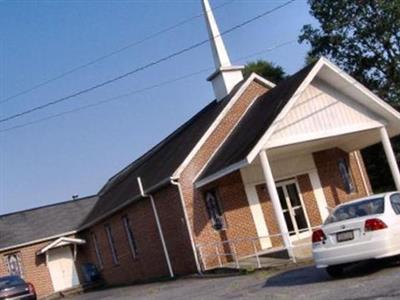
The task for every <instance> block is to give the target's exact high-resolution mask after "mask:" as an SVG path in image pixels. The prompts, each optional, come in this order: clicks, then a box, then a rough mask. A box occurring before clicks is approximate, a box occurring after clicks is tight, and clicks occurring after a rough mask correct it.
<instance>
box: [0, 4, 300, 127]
mask: <svg viewBox="0 0 400 300" xmlns="http://www.w3.org/2000/svg"><path fill="white" fill-rule="evenodd" d="M294 1H295V0H289V1H287V2H285V3H284V4H281V5H279V6H276V7H274V8H273V9H270V10H267V11H265V12H263V13H261V14H259V15H256V16H255V17H252V18H250V19H248V20H246V21H244V22H242V23H240V24H238V25H235V26H233V27H231V28H229V29H228V30H225V31H224V32H222V33H221V34H220V35H219V36H223V35H226V34H228V33H230V32H233V31H235V30H237V29H239V28H241V27H243V26H246V25H248V24H250V23H252V22H254V21H256V20H258V19H260V18H262V17H265V16H266V15H268V14H271V13H273V12H275V11H277V10H279V9H281V8H283V7H285V6H287V5H289V4H291V3H292V2H294ZM219 36H216V37H213V38H209V39H205V40H203V41H201V42H198V43H195V44H193V45H191V46H189V47H186V48H183V49H181V50H179V51H177V52H174V53H172V54H169V55H167V56H164V57H163V58H160V59H158V60H156V61H153V62H150V63H148V64H146V65H143V66H141V67H138V68H136V69H134V70H131V71H129V72H127V73H124V74H122V75H119V76H117V77H114V78H112V79H109V80H106V81H103V82H101V83H99V84H96V85H94V86H91V87H89V88H86V89H83V90H80V91H78V92H75V93H73V94H70V95H68V96H65V97H62V98H59V99H56V100H53V101H51V102H48V103H45V104H42V105H39V106H36V107H33V108H30V109H28V110H25V111H23V112H20V113H16V114H14V115H11V116H8V117H5V118H3V119H0V123H4V122H6V121H10V120H13V119H16V118H19V117H22V116H24V115H27V114H30V113H32V112H35V111H38V110H42V109H44V108H47V107H49V106H53V105H55V104H58V103H61V102H64V101H67V100H69V99H71V98H75V97H77V96H80V95H83V94H86V93H88V92H91V91H93V90H96V89H98V88H101V87H103V86H106V85H109V84H111V83H113V82H116V81H118V80H121V79H123V78H125V77H128V76H130V75H133V74H135V73H138V72H140V71H143V70H145V69H148V68H150V67H152V66H155V65H158V64H160V63H162V62H164V61H167V60H170V59H172V58H174V57H177V56H179V55H182V54H184V53H186V52H189V51H191V50H193V49H196V48H198V47H200V46H202V45H204V44H206V43H208V42H210V41H211V40H213V39H215V38H217V37H219Z"/></svg>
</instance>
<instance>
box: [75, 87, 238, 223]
mask: <svg viewBox="0 0 400 300" xmlns="http://www.w3.org/2000/svg"><path fill="white" fill-rule="evenodd" d="M243 83H244V81H242V82H240V83H239V84H237V86H236V87H235V88H234V89H233V90H232V91H231V93H230V94H229V95H228V96H226V97H225V98H224V99H222V100H221V101H216V100H214V101H213V102H211V103H210V104H208V105H207V106H206V107H205V108H203V109H202V110H201V111H200V112H198V113H197V114H196V115H195V116H194V117H192V118H191V119H190V120H189V121H187V122H186V123H185V124H183V125H182V126H181V127H179V128H178V129H177V130H175V131H174V132H173V133H172V134H171V135H169V136H168V137H167V138H165V139H164V140H163V141H162V142H160V143H159V144H158V145H156V146H155V147H154V148H152V149H151V150H150V151H148V152H147V153H145V154H144V155H143V156H141V157H140V158H138V159H137V160H136V161H134V162H133V163H132V164H130V165H129V166H128V167H126V168H125V169H123V170H122V171H121V172H119V173H118V174H116V175H115V176H113V177H112V178H111V179H110V180H109V181H108V183H107V184H106V185H105V186H104V187H103V188H102V189H101V190H100V193H99V201H98V203H97V204H96V206H95V207H94V209H93V210H92V212H91V213H90V215H89V216H88V217H87V219H86V220H85V222H84V223H85V224H90V223H92V222H93V221H95V220H98V219H99V218H101V217H103V216H104V215H105V214H107V213H109V212H110V211H112V210H113V209H116V208H118V207H121V206H123V205H125V204H126V203H128V202H129V201H132V200H134V199H136V198H138V197H139V196H140V191H139V187H138V184H137V177H140V178H141V180H142V183H143V186H144V189H145V190H148V189H150V188H154V187H155V186H156V185H159V184H160V183H162V182H164V181H166V180H168V179H169V178H170V177H171V176H172V175H173V173H174V172H175V171H176V169H177V168H178V167H179V166H180V164H181V163H182V162H183V161H184V160H185V158H186V157H187V156H188V155H189V153H190V151H191V150H192V149H193V148H194V146H195V145H196V144H197V142H198V141H199V140H200V139H201V137H202V136H203V135H204V133H205V132H206V131H207V129H208V128H209V127H210V126H211V124H212V123H213V121H214V120H215V119H216V118H217V117H218V115H219V114H220V112H221V111H222V110H223V109H224V107H225V106H226V105H227V104H228V103H229V101H230V99H231V98H232V97H233V95H235V94H236V92H237V91H238V89H239V88H240V87H241V86H242V84H243ZM85 224H83V225H85Z"/></svg>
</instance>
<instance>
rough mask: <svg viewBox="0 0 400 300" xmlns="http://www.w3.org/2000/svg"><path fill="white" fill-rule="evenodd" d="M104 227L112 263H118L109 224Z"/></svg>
mask: <svg viewBox="0 0 400 300" xmlns="http://www.w3.org/2000/svg"><path fill="white" fill-rule="evenodd" d="M104 227H105V229H106V233H107V239H108V244H109V246H110V250H111V256H112V260H113V263H114V265H118V264H119V260H118V254H117V249H116V248H115V242H114V238H113V235H112V231H111V226H110V225H108V224H107V225H105V226H104Z"/></svg>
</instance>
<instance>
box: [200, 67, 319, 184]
mask: <svg viewBox="0 0 400 300" xmlns="http://www.w3.org/2000/svg"><path fill="white" fill-rule="evenodd" d="M314 65H315V64H311V65H309V66H307V67H305V68H303V69H302V70H300V71H298V72H297V73H295V74H294V75H292V76H290V77H288V78H287V79H285V80H283V81H282V82H280V83H279V84H278V85H277V86H275V87H274V88H273V89H271V90H270V91H268V92H267V93H265V94H264V95H262V96H260V97H259V98H258V99H257V100H256V101H255V103H254V104H253V105H252V107H251V108H250V109H249V110H248V111H247V112H246V114H245V116H244V117H243V118H242V119H241V120H240V122H239V124H238V125H237V126H236V128H235V129H234V130H233V132H232V134H231V135H230V137H229V138H228V139H227V140H226V141H225V143H224V144H223V146H222V147H221V148H220V149H219V150H218V152H217V153H216V154H215V155H214V157H213V158H212V160H211V161H210V163H209V164H208V166H207V168H205V170H204V171H203V173H202V174H201V176H200V177H199V179H198V181H199V180H201V179H204V178H206V177H208V176H211V175H213V174H215V173H216V172H218V171H220V170H223V169H225V168H227V167H229V166H230V165H232V164H234V163H238V162H240V161H242V160H244V159H245V158H246V157H247V155H248V154H249V153H250V151H251V150H252V149H253V148H254V146H255V145H256V144H257V142H258V141H259V140H260V138H261V137H262V136H263V134H264V133H265V132H266V131H267V129H268V128H269V127H270V126H271V124H272V123H273V121H274V120H275V118H276V117H277V116H278V114H279V113H280V112H281V111H282V109H283V108H284V107H285V106H286V104H287V103H288V101H289V100H290V98H291V97H292V96H293V94H294V93H295V92H296V90H297V89H298V87H299V86H300V85H301V83H302V82H303V81H304V79H305V78H306V77H307V75H308V74H309V73H310V71H311V69H312V68H313V66H314Z"/></svg>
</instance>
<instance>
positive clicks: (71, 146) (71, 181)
mask: <svg viewBox="0 0 400 300" xmlns="http://www.w3.org/2000/svg"><path fill="white" fill-rule="evenodd" d="M210 2H211V5H212V6H214V7H215V6H219V5H221V4H223V3H225V2H226V1H225V0H211V1H210ZM284 2H285V1H252V0H248V1H240V0H235V1H232V2H231V3H229V4H228V5H226V6H224V7H223V8H220V9H218V10H216V11H215V15H216V18H217V22H218V25H219V27H220V29H221V31H224V30H225V29H228V28H230V27H232V26H234V25H235V24H237V23H240V22H242V21H245V20H246V19H249V18H251V17H253V16H255V15H257V14H259V13H261V12H264V11H266V10H268V9H271V8H273V7H275V6H277V5H279V4H282V3H284ZM308 9H309V8H308V5H307V3H306V1H303V0H298V1H296V2H295V3H292V4H291V5H289V6H288V7H285V8H283V9H281V10H279V11H277V12H274V13H273V14H271V15H268V16H267V17H265V18H262V19H260V20H258V21H256V22H254V23H252V24H250V25H248V26H246V27H244V28H242V29H239V30H237V31H235V32H233V33H231V34H229V35H227V36H225V37H224V40H225V43H226V46H227V49H228V52H229V55H230V57H231V60H232V61H234V62H235V63H245V62H246V61H249V60H254V59H257V58H262V59H266V60H270V61H272V62H275V63H277V64H279V65H281V66H283V67H284V69H285V71H286V72H287V73H289V74H290V73H293V72H295V71H297V70H298V69H300V68H301V67H302V66H303V65H304V57H305V54H306V52H307V50H308V47H307V45H299V44H298V43H291V44H289V45H286V46H284V47H281V48H279V49H275V50H272V51H269V52H264V53H262V54H259V55H257V56H255V57H253V58H249V59H247V60H245V61H237V59H238V58H241V57H246V56H248V55H250V54H252V53H255V52H259V51H263V50H265V49H268V48H271V47H274V46H275V45H278V44H280V43H283V42H286V41H290V40H296V39H297V36H298V35H299V32H300V29H301V27H302V25H303V24H307V23H313V24H315V20H314V19H313V18H312V17H311V16H310V15H309V13H308ZM199 13H201V3H200V0H193V1H38V2H35V1H3V2H0V36H1V41H0V43H1V44H0V56H1V61H0V100H1V99H4V98H6V97H8V96H10V95H13V94H16V93H17V92H19V91H21V90H24V89H27V88H29V87H31V86H33V85H35V84H37V83H40V82H42V81H45V80H47V79H49V78H52V77H54V76H57V75H58V74H60V73H62V72H64V71H68V70H69V69H71V68H73V67H76V66H78V65H81V64H84V63H86V62H88V61H90V60H92V59H94V58H96V57H99V56H102V55H104V54H107V53H109V52H111V51H114V50H116V49H119V48H121V47H124V46H125V45H127V44H130V43H132V42H135V41H137V40H141V39H143V38H145V37H147V36H149V35H151V34H153V33H155V32H157V31H159V30H162V29H163V28H165V27H167V26H170V25H173V24H176V23H177V22H179V21H181V20H184V19H186V18H189V17H191V16H194V15H198V14H199ZM206 38H207V31H206V27H205V23H204V20H203V19H202V18H197V19H194V20H193V21H191V22H189V23H187V24H185V25H184V26H181V27H179V28H177V29H176V30H173V31H171V32H168V33H166V34H163V35H161V36H159V37H157V38H155V39H152V40H149V41H147V42H145V43H143V44H141V45H139V46H137V47H133V48H130V49H127V50H126V51H123V52H121V53H119V54H118V55H115V56H112V57H110V58H108V59H106V60H104V61H101V62H99V63H98V64H95V65H92V66H90V67H88V68H85V69H83V70H80V71H79V72H76V73H73V74H71V75H69V76H66V77H64V78H62V79H61V80H58V81H55V82H52V83H50V84H48V85H45V86H43V87H41V88H39V89H37V90H35V91H32V92H30V93H28V94H25V95H22V96H20V97H17V98H14V99H12V100H10V101H8V102H5V103H2V104H0V117H1V118H2V117H5V116H8V115H11V114H14V113H17V112H20V111H23V110H26V109H28V108H30V107H33V106H36V105H40V104H43V103H46V102H49V101H52V100H55V99H57V98H59V97H63V96H66V95H68V94H71V93H73V92H75V91H78V90H80V89H83V88H86V87H88V86H91V85H94V84H96V83H99V82H101V81H104V80H107V79H109V78H113V77H115V76H117V75H119V74H121V73H125V72H127V71H129V70H132V69H135V68H137V67H139V66H141V65H144V64H146V63H148V62H151V61H152V60H157V59H159V58H161V57H163V56H166V55H168V54H170V53H172V52H175V51H177V50H180V49H181V48H185V47H187V46H189V45H191V44H194V43H196V42H198V41H201V40H204V39H206ZM212 66H213V62H212V56H211V51H210V48H209V46H208V45H204V46H202V47H200V48H197V49H195V50H193V51H191V52H188V53H186V54H184V55H182V56H179V57H178V58H174V59H172V60H170V61H168V62H165V63H162V64H160V65H157V66H155V67H152V68H149V69H147V70H145V71H143V72H140V73H137V74H135V75H133V76H130V77H127V78H125V79H123V80H121V81H118V82H116V83H114V84H112V85H109V86H107V87H104V88H101V89H99V90H96V91H94V92H92V93H89V94H86V95H83V96H81V97H77V98H74V99H73V100H71V101H67V102H65V103H62V104H60V105H55V106H52V107H51V108H48V109H45V110H41V111H40V112H35V113H32V114H30V115H27V116H25V117H22V118H19V119H15V120H12V121H9V122H6V123H3V124H1V126H0V130H2V129H5V128H8V127H11V126H15V125H19V124H22V123H26V122H30V121H34V120H36V119H40V118H44V117H47V116H50V115H52V114H55V113H60V112H63V111H66V110H70V109H74V108H76V107H79V106H82V105H87V104H90V103H96V102H98V101H102V100H104V99H107V98H109V97H113V96H116V95H119V94H124V93H128V92H130V91H134V90H138V89H142V88H144V87H147V86H151V85H154V84H157V83H160V82H163V81H166V80H170V79H173V78H176V77H180V76H182V75H185V74H188V73H192V72H196V71H199V70H202V69H205V68H209V67H210V68H211V67H212ZM210 73H211V71H209V72H203V73H201V74H198V75H195V76H192V77H190V78H187V79H185V80H182V81H178V82H175V83H172V84H169V85H164V86H162V87H160V88H155V89H152V90H149V91H146V92H144V93H140V94H134V95H131V96H129V97H126V98H124V99H121V100H118V101H114V102H110V103H107V104H105V105H101V106H97V107H94V108H91V109H86V110H82V111H79V112H77V113H74V114H69V115H65V116H62V117H60V118H55V119H52V120H50V121H46V122H42V123H38V124H35V125H32V126H27V127H24V128H20V129H16V130H12V131H8V132H0V214H2V213H7V212H12V211H17V210H22V209H27V208H31V207H36V206H41V205H46V204H50V203H54V202H59V201H64V200H68V199H71V196H72V195H75V194H78V195H80V196H86V195H91V194H94V193H96V192H97V191H98V190H99V189H100V188H101V186H102V185H103V184H104V183H105V182H106V180H107V179H108V178H109V177H111V176H112V175H113V174H115V173H116V172H118V171H119V170H120V169H121V168H123V167H124V166H126V165H127V164H128V163H130V162H131V161H133V160H134V159H135V158H136V157H138V156H140V155H141V154H143V153H144V152H145V151H146V150H148V149H149V148H150V147H151V146H153V145H155V144H156V143H157V142H159V141H160V140H161V139H162V138H163V137H165V136H166V135H168V134H169V133H171V132H172V131H173V130H174V129H175V128H176V127H177V126H179V125H180V124H182V123H183V122H184V121H185V120H187V119H188V118H189V117H190V116H192V115H193V114H195V113H196V112H197V111H198V110H200V109H201V108H202V107H203V106H204V105H206V104H207V103H208V102H210V101H211V100H212V99H213V92H212V87H211V85H210V83H208V82H206V80H205V78H206V77H207V76H208V75H209V74H210Z"/></svg>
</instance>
